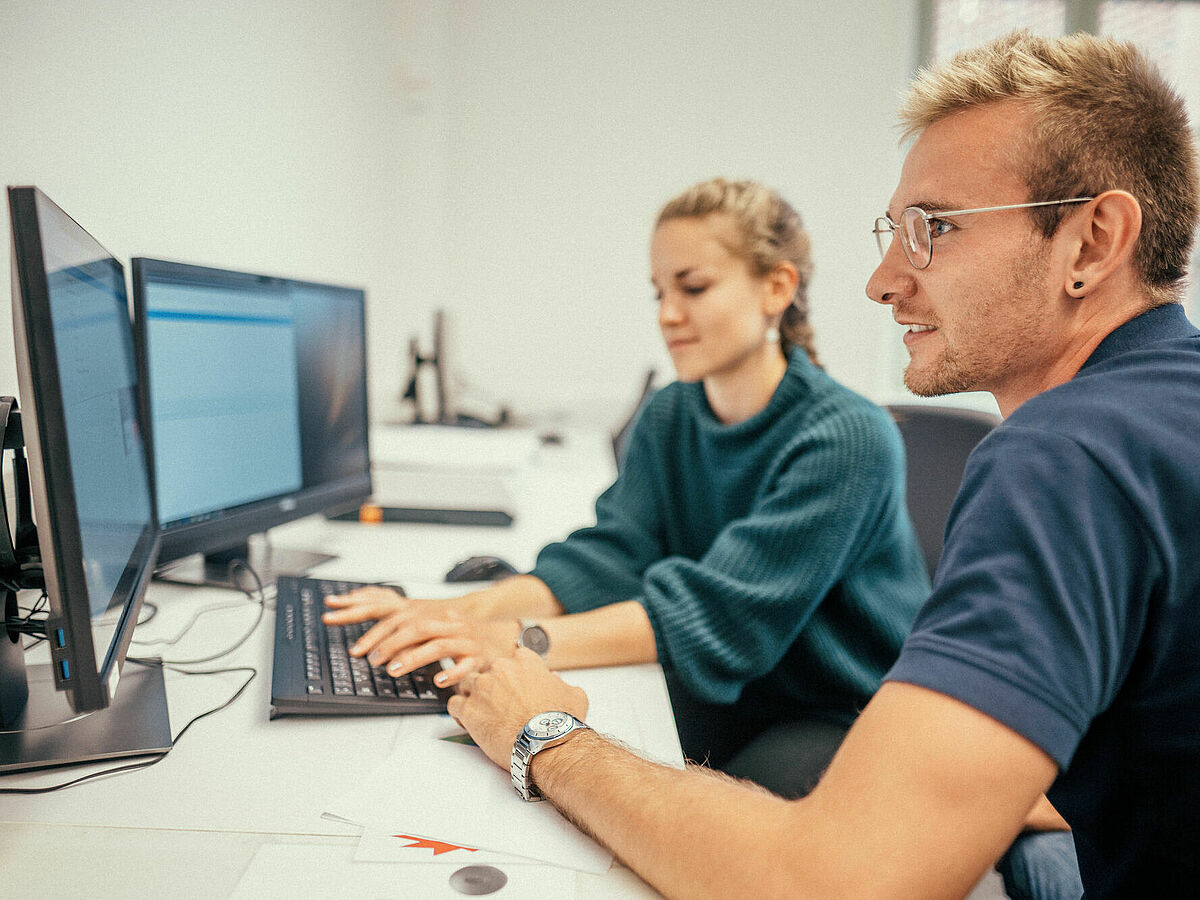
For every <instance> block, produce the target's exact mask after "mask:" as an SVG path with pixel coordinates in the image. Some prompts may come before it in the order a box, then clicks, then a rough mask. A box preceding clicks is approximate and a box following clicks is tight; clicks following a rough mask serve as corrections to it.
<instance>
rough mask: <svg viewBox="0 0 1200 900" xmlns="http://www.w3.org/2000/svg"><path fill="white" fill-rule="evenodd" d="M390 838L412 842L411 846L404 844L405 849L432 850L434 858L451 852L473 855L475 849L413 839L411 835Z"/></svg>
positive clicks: (398, 835)
mask: <svg viewBox="0 0 1200 900" xmlns="http://www.w3.org/2000/svg"><path fill="white" fill-rule="evenodd" d="M392 837H398V838H400V840H402V841H412V843H411V844H405V845H404V847H405V849H408V848H410V847H411V848H413V849H419V850H432V851H433V855H434V856H438V855H439V854H442V853H449V852H450V851H452V850H466V851H467V852H468V853H474V852H475V850H476V848H475V847H460V846H459V845H458V844H447V843H446V842H445V841H434V840H430V839H429V838H419V837H413V836H412V835H411V834H394V835H392Z"/></svg>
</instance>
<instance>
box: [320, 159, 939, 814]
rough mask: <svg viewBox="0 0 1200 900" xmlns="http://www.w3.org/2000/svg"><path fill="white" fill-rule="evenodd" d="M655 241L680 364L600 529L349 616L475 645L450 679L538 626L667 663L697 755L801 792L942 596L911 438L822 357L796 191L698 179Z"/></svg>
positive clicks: (569, 655)
mask: <svg viewBox="0 0 1200 900" xmlns="http://www.w3.org/2000/svg"><path fill="white" fill-rule="evenodd" d="M650 257H651V282H652V284H653V286H654V290H655V295H656V301H657V303H658V324H659V327H660V329H661V331H662V336H663V340H664V341H665V342H666V346H667V349H668V351H669V353H670V355H671V360H672V362H673V364H674V367H675V371H676V375H677V378H678V380H677V381H676V382H674V383H672V384H670V385H667V386H666V387H664V388H663V389H662V390H660V391H659V392H658V393H657V394H656V395H655V396H654V397H653V399H652V400H651V401H650V403H649V404H648V406H647V407H646V408H645V410H644V411H643V413H642V414H641V415H640V416H639V419H638V421H637V422H636V423H635V425H634V428H633V431H632V434H631V437H630V440H629V443H628V446H627V450H626V454H625V458H624V464H623V466H622V468H621V471H620V474H619V476H618V478H617V480H616V482H615V483H614V484H613V485H612V486H611V487H610V488H609V489H608V490H607V491H606V492H605V493H604V494H603V495H602V496H601V497H600V499H599V500H598V501H597V504H596V524H595V525H594V526H591V527H589V528H584V529H582V530H580V531H577V532H575V533H574V534H572V535H570V536H569V537H567V538H566V539H565V540H563V541H561V542H559V543H555V544H551V545H549V546H548V547H546V548H545V549H544V550H543V551H542V552H541V554H540V555H539V557H538V559H537V564H536V566H535V567H534V569H533V570H532V571H531V572H530V573H528V574H524V575H518V576H515V577H512V578H509V579H506V580H504V581H501V582H498V583H496V584H494V585H492V586H490V587H488V588H487V589H485V590H482V591H477V592H474V593H470V594H467V595H466V596H464V597H462V598H459V599H457V600H452V601H430V600H412V599H401V598H397V597H395V596H393V595H392V594H390V593H388V592H386V591H382V590H380V589H372V588H368V589H364V590H363V591H360V592H357V593H355V594H351V595H349V596H347V597H343V598H335V599H333V600H332V601H331V603H330V605H331V606H332V607H333V608H334V609H333V610H332V611H330V612H328V613H326V620H327V621H329V622H335V623H346V622H352V621H362V620H369V619H377V620H379V621H378V623H377V624H376V625H375V626H374V627H373V628H371V629H370V630H369V631H368V632H367V634H366V635H365V636H364V638H363V639H362V640H361V641H360V642H359V643H358V645H357V646H356V647H355V649H354V652H356V653H359V654H367V655H369V657H370V659H371V660H372V661H373V662H375V663H377V664H382V663H384V662H387V663H388V664H389V668H391V669H392V671H394V672H396V673H399V672H403V671H408V670H411V669H413V668H416V667H418V666H420V665H424V664H427V663H429V662H432V661H434V660H436V659H439V658H442V657H447V656H449V657H453V658H454V659H455V660H456V661H457V665H456V666H455V667H454V668H453V669H450V670H448V671H447V672H445V673H443V674H442V679H443V683H444V684H453V683H455V682H457V681H458V680H459V679H461V678H462V677H463V676H464V675H466V674H467V673H468V672H470V671H473V670H476V669H479V668H484V667H486V666H487V664H488V662H489V661H490V660H492V659H495V658H497V657H500V656H509V655H511V654H512V653H513V651H514V649H515V648H516V647H517V645H518V643H531V641H530V638H531V636H532V637H535V638H536V639H537V644H538V649H540V650H541V651H542V652H543V655H544V656H545V657H546V659H547V661H548V662H549V664H550V665H551V666H552V667H554V668H558V669H567V668H576V667H584V666H598V665H619V664H626V663H638V662H650V661H655V660H657V661H658V662H660V663H662V665H663V668H664V670H665V671H666V673H667V678H668V684H669V686H670V689H671V699H672V704H673V706H674V710H675V715H676V721H677V724H678V726H679V732H680V740H681V742H682V744H683V748H684V752H685V754H686V755H687V756H688V757H689V758H691V759H694V760H698V761H706V762H708V763H709V764H710V765H712V766H714V767H717V768H723V769H725V770H726V771H728V772H731V773H734V774H739V775H744V776H746V777H750V778H753V779H754V780H756V781H758V782H759V783H761V784H764V785H766V786H767V787H770V788H772V789H773V790H776V791H777V792H780V793H783V794H786V795H791V796H796V795H799V794H802V793H805V792H807V791H808V790H809V789H810V788H811V787H812V785H813V784H815V782H816V779H817V778H818V777H819V775H820V773H821V771H822V770H823V769H824V767H825V765H826V764H827V763H828V761H829V759H830V758H831V757H832V754H833V752H834V750H836V748H837V746H838V744H839V743H840V741H841V738H842V737H843V735H844V734H845V732H846V730H847V729H848V727H849V726H850V724H851V722H852V721H853V720H854V718H855V715H856V713H857V711H858V710H859V709H861V708H862V707H863V706H864V705H865V704H866V702H867V700H868V699H869V698H870V697H871V695H872V694H873V693H874V692H875V690H876V688H877V687H878V686H879V682H880V679H881V678H882V676H883V674H884V673H885V672H886V671H887V669H888V668H889V666H890V665H891V664H892V662H893V661H894V660H895V657H896V656H897V654H898V652H899V650H900V645H901V643H902V642H903V640H904V637H905V635H906V634H907V633H908V629H909V626H910V625H911V622H912V619H913V617H914V615H915V614H916V611H917V608H918V606H919V605H920V603H921V602H922V601H923V600H924V599H925V598H926V596H927V595H928V591H929V584H928V580H927V577H926V573H925V568H924V564H923V562H922V557H921V554H920V551H919V549H918V546H917V541H916V538H915V535H914V532H913V529H912V526H911V523H910V522H909V519H908V515H907V512H906V506H905V497H904V457H903V450H902V446H901V441H900V437H899V434H898V432H897V430H896V428H895V426H894V425H893V423H892V421H891V419H890V417H889V416H888V415H887V413H886V412H884V411H883V410H881V409H880V408H879V407H877V406H875V405H874V404H872V403H870V402H868V401H867V400H865V399H864V398H862V397H860V396H858V395H856V394H854V393H853V392H851V391H850V390H848V389H847V388H845V387H844V386H842V385H840V384H839V383H837V382H836V381H835V380H834V379H833V378H831V377H830V376H829V375H828V374H827V373H826V372H825V371H824V370H823V369H822V368H821V367H820V365H819V363H818V361H817V357H816V353H815V351H814V349H813V332H812V328H811V326H810V325H809V322H808V301H807V293H806V287H807V284H808V280H809V276H810V274H811V271H812V263H811V259H810V255H809V240H808V236H807V234H806V233H805V231H804V230H803V228H802V227H801V224H800V219H799V216H798V215H797V214H796V212H795V211H794V210H793V209H792V207H791V206H790V205H789V204H788V203H787V202H786V201H784V200H783V199H782V198H781V197H780V196H779V195H778V194H776V193H775V192H773V191H771V190H769V189H767V188H765V187H763V186H761V185H759V184H755V183H752V182H744V181H742V182H734V181H725V180H722V179H714V180H711V181H707V182H704V183H702V184H698V185H696V186H694V187H692V188H690V189H689V190H687V191H685V192H684V193H682V194H681V195H680V196H678V197H676V198H675V199H674V200H672V201H671V202H669V203H668V204H666V206H665V207H664V208H663V209H662V211H661V213H660V215H659V217H658V220H657V222H656V225H655V228H654V232H653V237H652V240H651V245H650ZM530 620H533V622H534V623H535V624H532V625H531V623H530ZM530 629H532V631H530Z"/></svg>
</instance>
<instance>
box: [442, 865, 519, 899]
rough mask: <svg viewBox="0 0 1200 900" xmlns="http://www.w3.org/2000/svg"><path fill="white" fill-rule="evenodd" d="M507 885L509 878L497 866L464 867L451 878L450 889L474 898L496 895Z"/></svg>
mask: <svg viewBox="0 0 1200 900" xmlns="http://www.w3.org/2000/svg"><path fill="white" fill-rule="evenodd" d="M506 884H508V876H507V875H505V874H504V873H503V872H501V871H500V870H499V869H497V868H496V867H495V866H463V867H462V868H461V869H458V870H457V871H455V872H454V874H453V875H451V876H450V887H452V888H454V889H455V890H456V891H458V892H459V893H460V894H470V895H471V896H473V897H477V896H479V895H481V894H494V893H496V891H498V890H500V888H502V887H504V885H506Z"/></svg>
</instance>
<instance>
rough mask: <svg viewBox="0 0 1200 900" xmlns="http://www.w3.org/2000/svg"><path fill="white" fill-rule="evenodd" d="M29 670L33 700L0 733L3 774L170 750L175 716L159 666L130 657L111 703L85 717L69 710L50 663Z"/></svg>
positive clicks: (0, 762)
mask: <svg viewBox="0 0 1200 900" xmlns="http://www.w3.org/2000/svg"><path fill="white" fill-rule="evenodd" d="M25 671H26V674H27V677H28V680H29V701H28V703H26V705H25V711H24V712H23V713H22V714H21V716H20V717H19V718H18V719H17V721H16V722H14V723H13V724H12V725H9V726H8V727H7V728H6V729H5V732H4V733H0V774H3V775H7V774H10V773H13V772H24V771H28V770H30V769H44V768H49V767H52V766H71V765H79V764H81V763H91V762H103V761H104V760H109V759H121V758H123V757H127V756H146V755H150V754H158V753H166V752H167V751H168V750H170V749H171V721H170V719H169V718H168V715H167V692H166V688H165V687H164V685H163V673H162V668H161V667H160V666H144V665H139V664H138V663H134V662H127V663H126V664H125V666H124V668H123V669H122V670H121V682H120V686H119V688H118V689H117V692H116V694H115V696H114V699H113V701H112V703H111V704H110V705H109V706H107V707H105V708H104V709H101V710H98V711H97V712H93V713H85V714H83V715H82V716H80V715H79V714H78V713H76V712H75V711H74V710H72V709H71V706H70V704H69V703H68V702H67V695H66V694H64V693H61V692H59V691H57V690H55V688H54V673H53V671H52V670H51V668H50V666H49V665H36V666H26V668H25ZM77 716H78V718H77ZM12 732H17V733H15V734H14V733H12Z"/></svg>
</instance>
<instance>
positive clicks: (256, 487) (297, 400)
mask: <svg viewBox="0 0 1200 900" xmlns="http://www.w3.org/2000/svg"><path fill="white" fill-rule="evenodd" d="M133 294H134V328H135V334H136V335H137V338H138V342H137V343H138V348H139V352H138V358H139V362H140V363H141V364H142V366H143V367H144V369H143V371H144V377H145V381H146V385H147V391H146V399H147V405H148V408H147V419H148V421H149V422H150V424H151V434H152V441H151V444H152V452H151V456H152V459H153V465H154V470H155V475H156V483H157V485H158V517H159V521H160V524H161V529H162V551H161V559H162V560H163V561H170V560H177V559H181V558H183V557H187V556H189V555H192V554H196V553H202V554H206V555H208V556H209V558H210V560H212V561H213V565H212V566H211V567H210V569H215V570H217V571H215V572H214V571H210V572H209V573H207V575H206V576H205V579H208V578H210V577H211V578H215V579H216V580H220V575H221V573H220V571H219V570H220V567H221V566H222V565H223V564H224V563H225V561H226V560H227V558H229V557H241V558H247V554H248V548H247V545H246V542H247V539H248V537H249V536H250V535H253V534H255V533H258V532H262V531H266V530H267V529H269V528H271V527H273V526H276V525H281V524H283V523H285V522H288V521H290V520H292V519H296V518H299V517H301V516H305V515H310V514H312V513H317V512H325V511H330V510H336V509H343V508H350V507H353V506H356V505H358V504H359V503H361V502H362V501H363V500H365V499H366V498H367V497H368V496H369V495H370V492H371V475H370V456H369V452H368V444H367V393H366V332H365V308H364V303H365V299H364V295H363V292H362V291H361V290H357V289H353V288H346V287H338V286H334V285H326V284H316V283H312V282H304V281H296V280H293V279H286V278H275V277H270V276H264V275H255V274H251V273H246V272H234V271H227V270H223V269H213V268H207V267H203V266H193V265H186V264H183V263H175V262H168V261H165V260H155V259H145V258H136V259H134V260H133ZM255 562H257V561H255ZM257 566H258V567H265V568H269V569H270V570H271V571H260V572H259V574H260V575H261V576H263V577H264V578H269V577H270V576H271V575H272V574H273V573H278V572H281V571H291V570H294V569H295V568H297V567H296V566H295V565H294V564H292V565H289V564H284V563H281V561H280V560H279V559H278V558H277V556H276V555H275V554H273V558H272V560H271V561H269V562H266V563H257ZM304 567H305V565H304V564H301V565H300V566H299V568H300V569H303V568H304Z"/></svg>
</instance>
